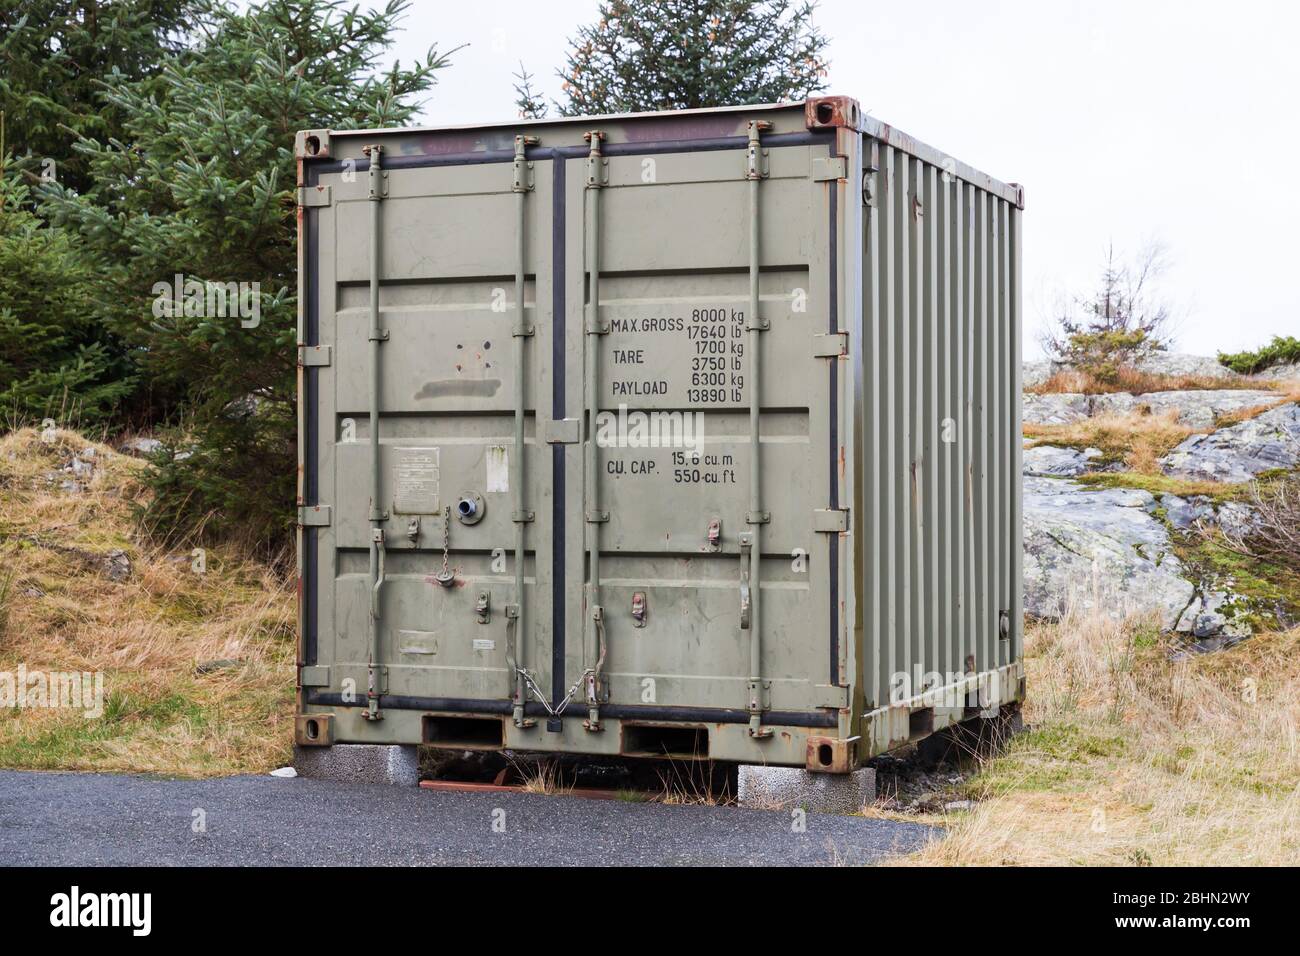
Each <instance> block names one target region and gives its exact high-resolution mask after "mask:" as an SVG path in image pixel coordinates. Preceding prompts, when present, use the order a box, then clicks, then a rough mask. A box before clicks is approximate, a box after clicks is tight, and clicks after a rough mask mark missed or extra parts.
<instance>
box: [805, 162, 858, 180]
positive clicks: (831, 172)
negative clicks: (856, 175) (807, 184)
mask: <svg viewBox="0 0 1300 956" xmlns="http://www.w3.org/2000/svg"><path fill="white" fill-rule="evenodd" d="M848 176H849V161H848V159H846V158H845V157H843V156H814V157H813V161H812V178H813V182H815V183H824V182H828V181H829V180H832V179H847V178H848Z"/></svg>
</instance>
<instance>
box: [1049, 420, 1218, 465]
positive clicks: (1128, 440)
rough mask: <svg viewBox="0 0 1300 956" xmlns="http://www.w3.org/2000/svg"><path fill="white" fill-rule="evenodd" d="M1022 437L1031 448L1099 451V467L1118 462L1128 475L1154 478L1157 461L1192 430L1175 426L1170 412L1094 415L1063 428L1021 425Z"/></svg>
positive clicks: (1175, 422)
mask: <svg viewBox="0 0 1300 956" xmlns="http://www.w3.org/2000/svg"><path fill="white" fill-rule="evenodd" d="M1024 433H1025V437H1026V438H1030V439H1033V444H1035V445H1063V446H1067V447H1070V448H1080V449H1084V448H1099V449H1101V451H1102V452H1103V455H1104V457H1103V459H1102V463H1106V462H1122V463H1123V464H1124V466H1125V467H1126V468H1127V469H1128V470H1129V471H1135V472H1138V473H1139V474H1144V475H1158V474H1160V466H1159V465H1158V464H1157V461H1158V459H1160V458H1161V457H1163V456H1164V455H1167V454H1169V452H1170V451H1172V450H1173V449H1174V448H1175V447H1176V446H1177V445H1178V443H1179V442H1181V441H1182V440H1183V439H1185V438H1186V437H1187V436H1188V435H1190V434H1192V429H1190V428H1188V427H1187V426H1185V425H1181V424H1179V422H1178V413H1177V412H1175V411H1172V410H1171V411H1168V412H1165V413H1163V414H1159V415H1152V414H1144V413H1141V412H1129V413H1127V414H1122V415H1121V414H1110V415H1098V416H1097V417H1096V418H1086V419H1084V420H1083V421H1079V422H1071V423H1069V424H1066V425H1025V426H1024Z"/></svg>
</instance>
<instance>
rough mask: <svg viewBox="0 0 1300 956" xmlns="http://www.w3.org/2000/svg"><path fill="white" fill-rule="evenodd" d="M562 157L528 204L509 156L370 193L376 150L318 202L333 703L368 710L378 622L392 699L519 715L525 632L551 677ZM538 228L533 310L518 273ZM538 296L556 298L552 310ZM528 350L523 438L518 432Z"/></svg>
mask: <svg viewBox="0 0 1300 956" xmlns="http://www.w3.org/2000/svg"><path fill="white" fill-rule="evenodd" d="M422 159H424V158H422ZM339 165H342V164H339ZM331 169H333V168H332V167H331ZM549 169H550V163H549V161H547V160H546V159H545V158H541V159H537V160H536V161H535V162H534V164H533V166H532V168H531V169H530V171H529V174H530V182H529V185H530V186H532V188H531V189H530V190H529V191H527V193H526V194H525V195H524V196H523V197H522V199H521V196H520V194H519V192H518V191H516V189H515V188H514V186H515V180H514V169H513V165H512V163H511V162H510V161H508V159H507V160H505V161H497V162H490V163H488V162H485V163H480V164H474V165H463V164H462V165H446V164H437V163H436V162H435V163H433V164H429V165H414V164H409V165H407V166H402V165H401V164H400V162H392V168H390V169H388V170H386V172H385V176H384V179H385V182H384V196H383V197H382V199H381V200H380V201H377V202H376V201H371V200H370V199H369V197H368V185H367V178H368V175H367V167H366V164H365V163H364V162H359V163H358V164H357V165H356V167H355V169H340V170H337V171H326V172H321V173H319V174H318V175H317V177H316V183H315V185H319V186H328V187H329V189H330V193H329V202H328V203H326V204H324V205H323V206H321V207H320V208H314V209H312V210H311V215H312V220H311V223H310V229H311V230H314V233H312V235H314V242H315V245H316V249H317V251H316V253H315V256H314V262H315V263H316V265H317V268H316V269H314V270H313V275H312V279H311V282H312V285H313V291H312V293H311V294H312V295H314V296H316V297H317V301H316V302H314V303H313V306H314V311H313V319H314V321H315V324H316V328H314V329H311V330H309V334H311V335H313V336H314V338H315V342H314V343H313V344H316V345H320V346H325V347H328V348H329V349H332V356H333V357H332V359H331V360H330V361H329V362H328V363H326V364H324V365H323V366H321V367H317V368H313V369H311V378H310V379H309V391H312V390H314V391H312V394H309V397H308V401H307V407H308V408H309V409H310V410H311V411H310V412H309V418H312V417H314V418H315V419H316V420H314V421H309V422H308V426H307V427H308V432H309V434H310V436H311V442H312V447H311V448H310V450H309V452H308V458H307V462H308V464H307V467H308V469H309V472H310V473H309V475H308V476H307V482H306V484H307V486H308V489H309V492H308V500H309V503H315V502H321V503H324V504H327V505H329V506H331V507H332V509H333V513H332V515H331V516H330V519H329V521H328V522H318V524H321V525H323V526H321V527H315V528H310V529H306V530H307V532H308V537H309V538H310V539H311V541H310V543H309V544H308V545H305V547H304V553H305V555H306V560H307V562H308V564H309V568H308V571H307V578H308V580H307V587H308V595H307V600H308V602H310V606H311V608H312V611H309V612H308V641H307V645H308V658H309V659H308V663H309V664H319V665H326V666H327V667H328V668H329V671H328V674H329V677H328V687H321V688H318V689H317V690H316V691H315V694H316V696H317V697H318V699H320V700H321V701H322V702H329V703H338V702H339V701H340V700H343V701H346V700H348V698H347V697H346V696H345V695H346V694H347V693H348V692H349V691H351V694H352V697H351V700H352V701H357V700H359V701H360V703H361V705H364V704H365V701H366V694H367V690H368V682H369V680H370V677H371V667H370V634H371V629H372V628H377V630H378V636H379V648H378V655H377V665H378V666H377V670H378V676H377V683H378V692H379V693H380V694H381V695H382V697H381V704H382V702H383V701H393V700H394V699H395V698H408V700H407V701H406V702H404V703H405V705H406V706H413V707H416V708H418V709H428V710H448V711H484V710H486V711H489V712H492V711H495V712H503V711H508V710H509V704H510V701H511V698H512V695H513V692H514V686H515V683H514V677H515V669H514V667H513V666H512V662H511V661H510V659H509V658H510V654H509V651H510V650H511V649H510V648H509V647H508V646H507V645H508V639H509V638H510V637H511V630H512V629H517V633H518V635H519V638H518V640H519V656H518V664H519V665H520V666H521V667H523V668H526V669H527V671H528V673H529V674H530V675H532V678H533V679H535V680H536V682H537V684H538V685H539V686H543V687H544V686H548V685H549V682H550V671H551V656H550V648H551V627H552V618H553V615H552V606H551V583H552V582H551V579H550V574H551V562H550V550H549V547H548V544H549V542H550V540H551V537H552V527H551V509H550V508H549V506H548V504H549V498H550V487H551V460H550V454H549V452H550V449H549V447H548V446H546V445H545V443H541V444H540V449H539V443H538V418H539V415H541V416H542V417H546V416H547V413H548V411H549V408H550V402H549V397H550V395H551V390H552V382H551V370H552V367H553V363H552V352H553V342H552V337H551V333H552V323H551V321H550V319H551V312H550V308H549V303H550V300H551V271H552V270H551V266H552V263H551V258H550V248H551V241H550V238H551V237H550V230H551V195H552V193H551V176H550V174H549ZM321 194H322V195H324V193H323V191H322V192H321ZM375 207H378V214H379V223H380V225H379V235H380V255H379V275H378V278H379V281H380V289H379V310H380V315H379V326H380V328H381V331H382V334H381V342H380V345H379V348H378V353H379V370H378V374H379V393H378V403H377V409H378V450H379V470H378V473H379V483H380V487H379V494H378V501H377V502H376V505H377V508H378V510H379V512H380V513H381V515H382V518H381V520H380V523H379V530H381V531H382V538H383V555H382V563H381V566H382V573H381V574H380V575H379V576H378V579H377V578H376V573H375V569H374V565H373V564H372V551H371V548H372V543H373V540H374V531H375V527H374V525H373V521H372V518H373V515H372V513H371V507H372V497H373V495H372V487H371V480H372V479H371V455H372V437H374V435H373V432H372V425H371V419H370V411H371V408H372V404H373V402H372V398H371V394H370V389H371V374H372V361H371V358H370V349H371V344H370V338H371V309H370V299H369V297H370V282H371V276H372V269H371V255H370V234H371V233H370V229H371V215H372V212H374V211H375ZM521 210H522V212H521ZM521 216H522V219H521ZM521 222H522V228H523V230H524V234H525V242H524V249H525V255H526V261H525V265H524V272H525V275H524V306H525V308H524V312H523V315H522V317H521V316H520V314H519V311H518V305H519V301H518V295H517V292H516V284H515V276H516V273H517V266H518V260H517V250H518V243H517V235H518V230H519V229H520V228H521ZM539 302H542V303H545V304H546V306H547V307H545V308H540V309H539V308H538V307H537V304H538V303H539ZM521 318H522V323H521ZM310 324H312V323H310V322H309V325H310ZM521 324H522V327H523V331H524V333H525V334H522V335H520V334H519V333H520V331H521ZM317 351H318V352H319V351H320V350H317ZM520 353H522V356H523V362H524V370H525V375H524V377H523V388H522V402H523V415H522V426H523V431H524V445H523V447H520V446H519V445H518V444H517V442H516V439H515V431H516V424H517V419H518V418H519V416H518V414H517V409H516V397H517V396H518V395H519V394H520V392H519V386H518V383H517V379H516V376H515V367H516V356H517V355H518V354H520ZM521 466H522V467H521ZM521 523H522V527H523V532H524V534H523V553H522V567H523V574H522V588H521V589H520V588H517V586H516V577H515V571H516V567H517V566H518V562H519V557H518V556H517V554H516V529H517V527H519V526H520V524H521ZM372 602H373V603H372ZM516 608H517V609H518V613H517V615H516V611H515V609H516ZM313 613H314V614H315V615H316V620H314V621H312V620H311V616H312V614H313ZM314 673H323V668H316V669H314ZM322 694H324V695H326V696H323V697H322V696H320V695H322ZM310 699H311V698H309V700H310ZM409 699H417V700H414V701H411V700H409ZM381 729H382V728H379V727H378V726H376V730H377V731H379V730H381Z"/></svg>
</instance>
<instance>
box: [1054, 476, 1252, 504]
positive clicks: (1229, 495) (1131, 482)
mask: <svg viewBox="0 0 1300 956" xmlns="http://www.w3.org/2000/svg"><path fill="white" fill-rule="evenodd" d="M1074 480H1075V481H1077V482H1079V483H1080V484H1084V485H1088V486H1089V487H1091V488H1132V489H1135V490H1137V491H1149V492H1150V493H1151V494H1153V495H1177V496H1178V497H1180V498H1190V497H1192V496H1194V495H1204V496H1205V497H1207V498H1210V499H1212V500H1213V501H1214V502H1215V503H1216V504H1223V503H1224V502H1227V501H1238V500H1240V499H1241V498H1243V497H1244V494H1245V492H1244V487H1243V486H1237V485H1223V484H1219V483H1217V482H1212V481H1187V480H1186V479H1183V478H1170V477H1168V476H1166V475H1143V474H1139V473H1138V472H1136V471H1107V472H1090V473H1088V474H1085V475H1080V476H1079V477H1077V478H1075V479H1074Z"/></svg>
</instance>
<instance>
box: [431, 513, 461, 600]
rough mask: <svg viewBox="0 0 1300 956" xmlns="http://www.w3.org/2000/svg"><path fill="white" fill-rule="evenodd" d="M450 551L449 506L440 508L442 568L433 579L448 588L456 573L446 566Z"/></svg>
mask: <svg viewBox="0 0 1300 956" xmlns="http://www.w3.org/2000/svg"><path fill="white" fill-rule="evenodd" d="M450 552H451V506H450V505H448V506H447V507H446V508H443V509H442V570H441V571H439V572H438V573H437V574H435V575H434V576H433V577H434V580H436V581H437V582H438V583H439V584H441V585H442V586H443V587H445V588H449V587H451V586H452V584H453V583H454V582H455V580H456V573H455V572H454V571H452V570H451V569H450V568H449V567H448V563H449V560H450V558H449V555H450Z"/></svg>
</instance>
